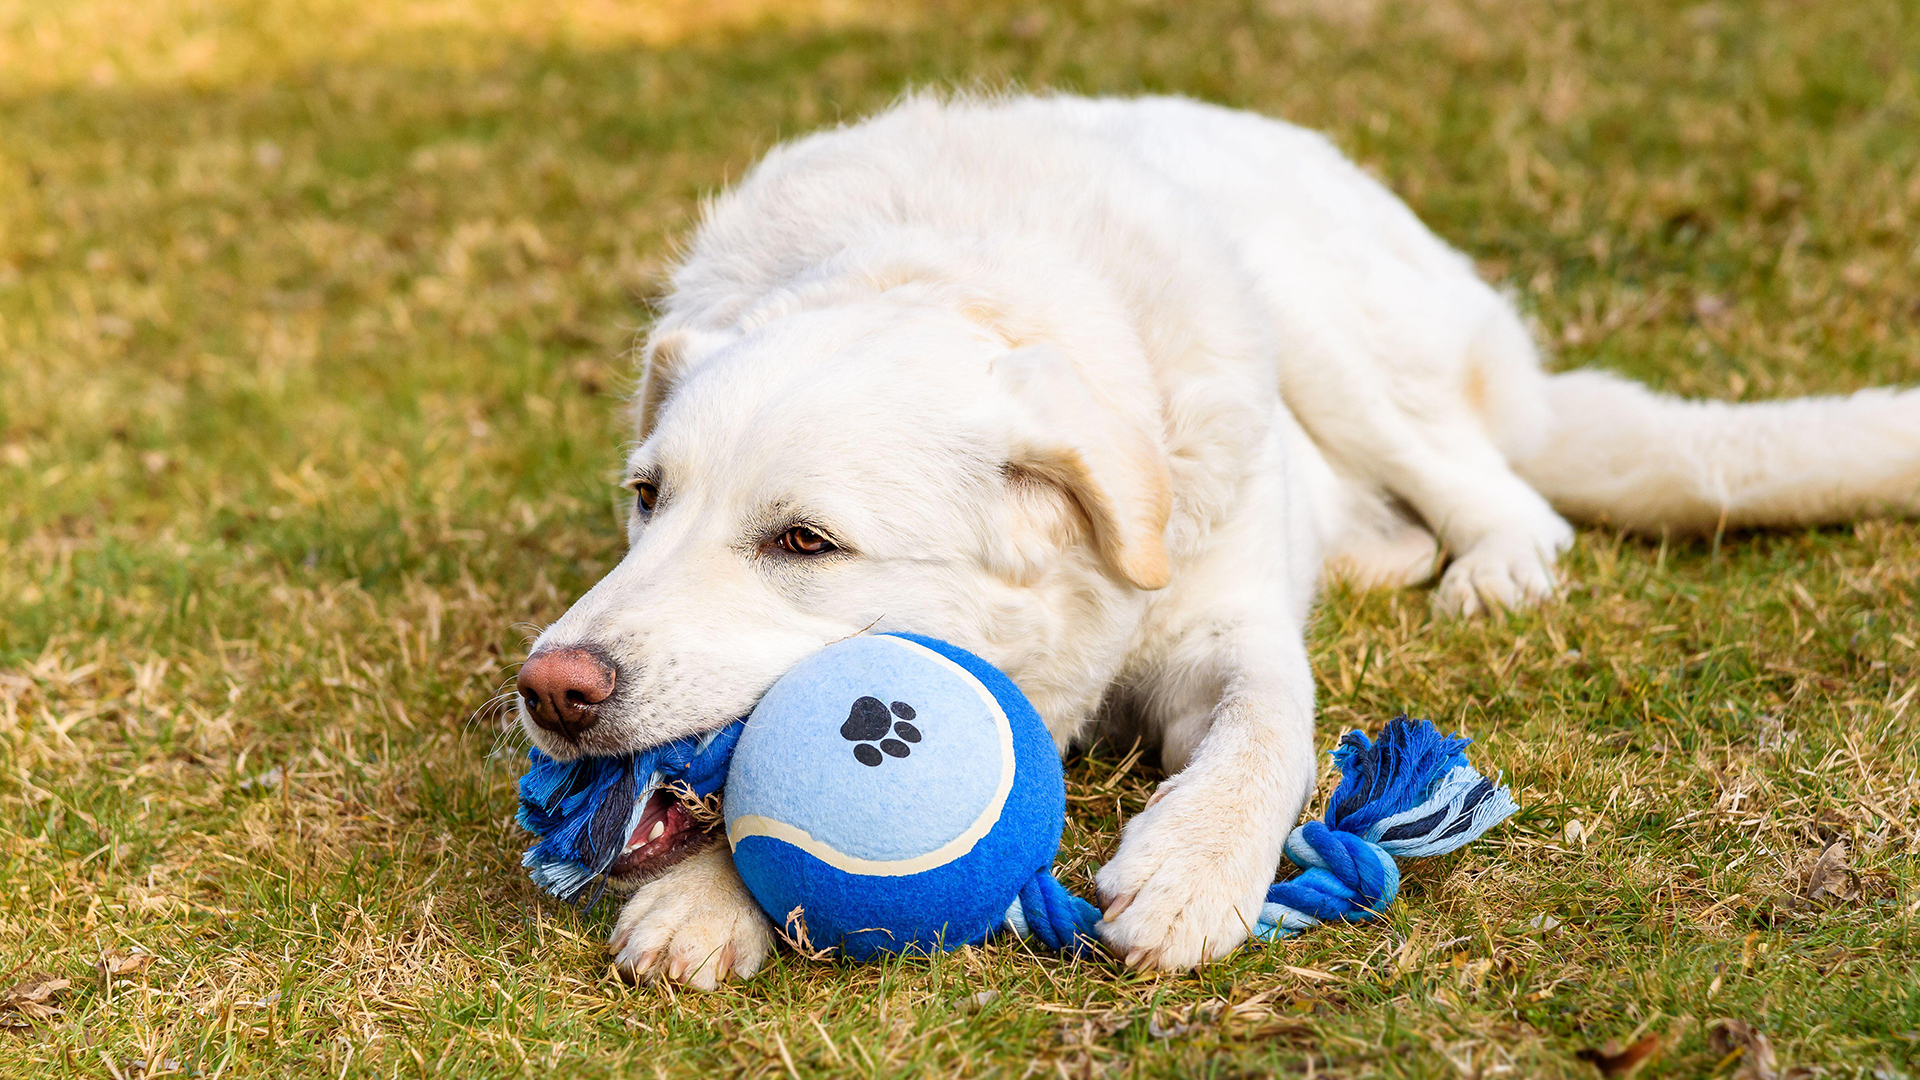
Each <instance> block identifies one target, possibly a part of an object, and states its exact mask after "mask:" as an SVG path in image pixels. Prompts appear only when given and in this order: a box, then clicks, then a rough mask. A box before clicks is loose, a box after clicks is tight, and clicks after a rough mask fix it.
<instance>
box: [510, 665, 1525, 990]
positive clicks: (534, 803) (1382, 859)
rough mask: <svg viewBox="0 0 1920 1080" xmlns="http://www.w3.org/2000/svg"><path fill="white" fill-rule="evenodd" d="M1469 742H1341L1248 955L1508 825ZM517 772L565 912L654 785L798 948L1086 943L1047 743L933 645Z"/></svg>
mask: <svg viewBox="0 0 1920 1080" xmlns="http://www.w3.org/2000/svg"><path fill="white" fill-rule="evenodd" d="M1467 745H1468V740H1467V739H1464V738H1460V737H1458V736H1447V735H1443V734H1441V733H1440V732H1439V731H1438V730H1437V729H1435V728H1434V727H1433V725H1432V724H1430V723H1428V722H1426V721H1424V720H1408V719H1406V718H1405V717H1399V718H1397V719H1395V720H1393V721H1391V722H1389V723H1388V724H1387V725H1386V727H1385V729H1384V730H1383V731H1382V732H1381V734H1380V737H1379V739H1378V740H1369V739H1368V738H1367V737H1366V736H1365V735H1364V734H1362V733H1361V732H1358V731H1352V732H1348V733H1347V734H1346V735H1345V736H1343V737H1342V738H1341V740H1340V744H1339V746H1338V748H1337V749H1335V750H1334V751H1333V758H1334V762H1335V764H1336V765H1337V766H1338V767H1339V769H1340V772H1341V774H1342V780H1341V783H1340V785H1339V787H1338V788H1337V789H1336V790H1335V791H1334V793H1333V798H1332V800H1331V804H1330V805H1329V806H1328V809H1327V813H1326V816H1325V818H1324V820H1322V821H1310V822H1308V823H1306V824H1305V825H1302V826H1300V827H1299V828H1296V829H1295V830H1294V831H1293V833H1292V834H1291V835H1290V836H1289V837H1288V838H1287V842H1286V848H1285V850H1286V854H1287V857H1288V858H1289V859H1291V860H1292V861H1293V862H1294V863H1295V864H1296V865H1298V866H1300V867H1301V868H1302V871H1303V872H1302V873H1300V874H1299V875H1298V876H1296V877H1293V878H1291V879H1289V880H1287V881H1282V882H1278V883H1276V884H1274V885H1273V886H1272V887H1271V888H1270V889H1269V890H1268V893H1267V901H1266V904H1265V905H1264V906H1263V908H1262V910H1261V915H1260V920H1259V923H1258V925H1257V926H1256V927H1255V928H1254V933H1253V936H1254V937H1255V938H1258V939H1261V940H1267V941H1272V940H1276V939H1278V938H1281V937H1285V936H1287V935H1290V934H1293V933H1297V932H1299V931H1301V930H1304V929H1306V928H1308V927H1311V926H1315V925H1318V924H1319V923H1321V922H1326V921H1331V920H1338V919H1348V920H1363V919H1369V918H1373V917H1375V916H1377V915H1378V914H1379V913H1380V912H1381V911H1383V910H1385V909H1386V907H1387V906H1388V905H1390V904H1392V903H1393V900H1394V898H1395V897H1396V896H1397V895H1398V893H1399V886H1400V871H1399V867H1398V864H1397V863H1396V861H1395V860H1396V859H1404V858H1416V857H1423V856H1432V855H1440V854H1444V853H1446V852H1450V851H1454V850H1456V849H1458V848H1460V847H1462V846H1464V845H1465V844H1467V843H1469V842H1471V841H1472V840H1474V839H1476V838H1477V837H1479V836H1480V835H1481V834H1482V833H1484V832H1486V831H1487V830H1488V829H1490V828H1492V827H1493V826H1494V825H1496V824H1498V823H1499V822H1500V821H1502V820H1504V819H1505V818H1506V817H1507V816H1508V815H1510V814H1512V813H1513V812H1514V811H1515V810H1517V809H1518V806H1517V804H1516V803H1515V802H1514V800H1513V797H1512V795H1511V794H1510V793H1509V792H1508V790H1507V789H1506V788H1505V787H1503V786H1501V785H1499V784H1498V783H1496V782H1495V781H1493V780H1490V779H1488V778H1486V777H1484V776H1482V775H1480V773H1479V772H1477V771H1475V770H1474V768H1473V766H1472V765H1470V764H1469V763H1468V761H1467V758H1466V754H1465V750H1466V747H1467ZM529 756H530V757H531V758H532V760H533V768H532V769H531V770H529V772H528V773H527V775H526V776H525V777H524V778H523V779H522V781H521V788H520V790H521V810H520V821H521V824H522V825H524V826H526V827H527V828H528V829H529V830H530V831H532V832H534V833H536V834H537V835H538V836H539V838H540V839H539V841H538V842H537V843H536V844H535V845H534V846H533V847H532V848H530V849H529V850H528V851H527V854H526V857H525V859H524V860H523V863H524V864H525V865H526V866H527V867H528V869H529V870H530V871H531V872H532V874H533V878H534V880H535V881H536V882H537V883H539V884H540V885H541V887H543V888H545V889H547V890H548V891H549V892H552V893H553V894H554V895H556V896H560V897H562V898H563V899H567V900H573V899H577V898H579V897H581V896H582V895H584V894H585V892H586V890H587V888H588V886H589V885H591V884H592V883H593V881H594V880H595V879H596V878H598V877H600V876H602V875H603V874H605V873H607V871H608V869H609V868H610V867H613V866H614V865H615V863H616V861H617V860H618V858H619V856H620V854H621V852H622V850H623V848H624V847H627V846H631V844H632V843H633V840H634V839H637V838H638V835H639V829H640V827H641V823H642V822H643V821H644V820H646V814H645V808H646V807H647V806H648V805H649V803H650V800H652V799H654V797H655V795H656V794H657V792H658V791H659V790H660V789H661V787H662V785H669V786H671V787H673V788H674V789H675V790H677V791H680V792H681V793H682V794H683V795H688V796H693V797H705V796H707V795H709V794H710V793H711V792H713V791H714V790H716V789H718V788H719V787H720V786H721V784H722V783H723V782H724V784H725V793H724V794H725V797H724V804H723V809H724V816H725V821H726V832H727V840H728V843H729V844H730V845H731V846H732V849H733V860H734V866H735V868H736V869H738V870H739V872H740V876H741V879H742V880H743V881H745V882H746V884H747V887H748V889H749V890H750V891H751V892H752V893H753V895H754V898H755V899H756V900H757V901H758V902H759V904H760V906H761V907H762V909H764V910H765V911H766V913H767V915H768V916H769V917H770V918H771V919H772V920H773V921H774V923H775V924H776V925H780V926H783V927H785V928H786V932H787V935H788V936H789V938H791V939H795V940H797V941H798V942H800V943H804V944H805V945H806V946H807V947H809V948H838V949H839V950H840V951H841V952H842V953H843V954H844V955H846V956H848V957H850V958H852V959H855V960H862V959H868V958H871V957H873V956H875V955H877V954H880V953H898V952H916V951H917V952H932V951H935V950H940V949H951V948H957V947H959V946H961V945H969V944H978V943H980V942H983V941H985V940H987V939H988V938H989V937H992V936H993V935H995V934H997V933H999V932H1001V931H1002V930H1011V931H1013V932H1014V933H1017V934H1020V935H1021V936H1023V937H1028V938H1031V939H1032V940H1034V941H1037V942H1038V943H1040V944H1041V945H1043V946H1045V947H1047V948H1050V949H1055V950H1059V951H1063V952H1067V953H1070V954H1080V953H1083V952H1086V951H1088V950H1091V949H1094V948H1097V947H1098V945H1099V923H1100V912H1099V910H1098V909H1096V908H1095V907H1094V906H1093V905H1092V904H1089V903H1087V902H1086V901H1085V900H1082V899H1080V898H1079V897H1076V896H1074V895H1073V894H1072V893H1070V892H1068V891H1067V890H1066V889H1065V888H1064V887H1062V886H1061V885H1060V883H1059V882H1058V881H1057V880H1055V879H1054V876H1053V860H1054V856H1055V855H1056V854H1057V852H1058V849H1059V845H1060V832H1061V828H1062V826H1063V824H1064V822H1065V815H1066V787H1065V781H1064V777H1063V775H1062V773H1061V768H1060V759H1059V755H1058V754H1057V753H1056V752H1055V749H1054V745H1053V741H1052V738H1051V737H1050V736H1049V735H1048V733H1047V731H1046V728H1045V726H1044V725H1043V724H1042V723H1041V721H1040V717H1039V715H1038V714H1037V713H1035V712H1034V710H1033V707H1032V705H1031V704H1029V703H1028V702H1027V700H1026V698H1025V696H1024V695H1022V694H1021V693H1020V691H1019V689H1018V688H1016V687H1015V686H1014V685H1013V683H1012V681H1011V680H1009V679H1008V678H1007V677H1006V676H1005V675H1003V674H1002V673H1000V672H999V671H998V670H996V669H995V668H994V667H993V666H992V665H990V664H988V663H987V662H986V661H984V660H981V659H980V658H979V657H977V656H974V655H973V654H971V653H969V652H966V651H965V650H962V649H959V648H956V647H954V646H952V645H949V644H947V643H946V642H942V641H937V640H934V639H931V638H924V637H916V636H911V635H904V634H873V635H865V636H861V637H855V638H850V639H848V640H846V641H842V642H837V643H835V644H833V645H831V646H828V647H827V648H826V649H823V650H822V651H821V652H819V653H816V654H815V655H813V656H812V657H809V658H808V659H806V660H803V661H801V662H800V663H799V664H798V665H796V666H795V667H794V668H793V669H792V670H791V671H789V672H788V673H787V674H786V675H784V676H782V677H781V678H780V679H779V680H778V681H777V682H775V683H774V685H773V687H772V688H771V689H769V690H768V691H767V693H766V695H765V696H764V697H763V698H762V699H761V701H760V703H759V704H758V705H757V706H755V708H754V711H753V713H752V714H751V716H749V717H748V719H747V720H746V721H745V723H744V726H743V725H742V724H740V723H735V724H733V725H730V726H729V727H727V728H724V729H722V730H721V731H719V732H716V733H713V734H711V735H707V736H703V737H702V738H700V739H689V740H681V741H679V742H676V743H671V744H668V745H667V746H664V747H660V748H658V749H655V750H652V751H648V752H646V753H643V754H637V755H631V756H628V757H622V758H611V759H594V758H589V759H583V760H581V761H576V762H555V761H553V760H552V759H550V758H547V757H546V755H544V754H541V753H540V752H539V751H538V750H533V751H530V752H529ZM729 756H730V757H731V761H730V762H729V760H728V759H729Z"/></svg>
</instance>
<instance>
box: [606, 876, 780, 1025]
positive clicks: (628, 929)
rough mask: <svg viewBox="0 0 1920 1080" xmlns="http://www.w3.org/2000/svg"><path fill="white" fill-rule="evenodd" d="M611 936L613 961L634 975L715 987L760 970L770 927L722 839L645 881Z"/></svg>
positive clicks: (768, 945) (770, 939)
mask: <svg viewBox="0 0 1920 1080" xmlns="http://www.w3.org/2000/svg"><path fill="white" fill-rule="evenodd" d="M611 942H612V945H613V962H614V966H615V967H617V968H619V969H620V971H621V972H622V973H623V974H625V975H627V976H628V977H630V978H633V979H636V980H639V981H642V982H653V981H655V980H659V979H669V980H672V981H673V982H677V983H685V984H687V985H689V986H692V987H695V988H697V989H701V990H712V989H714V988H716V987H718V986H719V985H720V984H721V983H722V982H725V981H726V980H728V979H732V978H740V979H745V978H748V977H750V976H752V975H753V973H754V972H757V971H759V970H760V965H761V964H763V963H765V962H766V958H767V953H768V952H769V951H770V950H771V949H772V948H773V933H772V926H771V924H769V923H768V922H767V919H766V916H764V915H762V914H761V913H760V907H759V905H757V904H755V903H754V901H753V895H752V894H751V893H749V892H747V887H746V886H745V885H744V884H742V883H741V881H740V876H739V874H737V873H736V872H735V871H734V869H733V858H732V856H731V855H729V854H728V852H727V848H726V844H725V843H719V844H715V845H714V846H713V847H712V848H710V849H709V850H706V851H702V852H699V853H698V854H695V855H691V856H688V857H687V858H686V859H685V860H684V861H682V862H681V863H680V864H679V865H677V866H675V867H674V868H673V869H671V870H669V871H667V872H666V873H665V874H662V875H661V876H660V877H658V878H655V879H654V880H653V881H650V882H648V883H646V884H645V885H642V886H641V887H640V889H639V890H638V891H637V892H635V893H634V894H633V896H631V897H630V898H628V900H627V903H626V906H625V907H623V908H621V909H620V918H619V920H618V921H617V922H615V924H614V927H613V937H612V939H611Z"/></svg>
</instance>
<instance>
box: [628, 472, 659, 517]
mask: <svg viewBox="0 0 1920 1080" xmlns="http://www.w3.org/2000/svg"><path fill="white" fill-rule="evenodd" d="M633 500H634V503H635V504H636V505H638V506H639V507H640V513H641V514H643V515H645V514H651V513H653V504H654V503H657V502H659V501H660V485H658V484H655V483H652V482H651V481H647V480H642V481H640V482H639V483H637V484H635V485H633Z"/></svg>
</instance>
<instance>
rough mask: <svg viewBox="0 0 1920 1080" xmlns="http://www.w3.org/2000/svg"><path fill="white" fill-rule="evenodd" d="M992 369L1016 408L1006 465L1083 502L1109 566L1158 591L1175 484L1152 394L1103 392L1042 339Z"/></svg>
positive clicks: (1165, 570) (1165, 572) (1163, 580)
mask: <svg viewBox="0 0 1920 1080" xmlns="http://www.w3.org/2000/svg"><path fill="white" fill-rule="evenodd" d="M993 370H994V375H995V377H996V378H997V379H998V380H999V381H1000V382H1001V383H1002V384H1003V386H1004V387H1005V389H1006V391H1007V397H1008V400H1009V401H1010V403H1011V405H1012V413H1013V423H1012V439H1011V445H1010V450H1009V460H1008V465H1009V467H1010V468H1012V469H1014V470H1016V471H1019V472H1021V473H1025V474H1026V475H1029V476H1032V477H1036V478H1038V479H1040V480H1044V481H1046V482H1047V483H1050V484H1053V485H1056V486H1058V487H1060V488H1061V489H1063V490H1065V491H1066V493H1067V494H1068V495H1069V496H1070V497H1071V498H1072V499H1073V501H1074V502H1075V503H1077V504H1079V506H1080V509H1081V512H1083V513H1084V514H1086V516H1087V520H1088V521H1089V522H1090V523H1091V524H1092V526H1093V540H1094V544H1095V545H1096V546H1097V547H1098V548H1099V551H1100V555H1101V558H1102V559H1104V560H1105V561H1106V563H1107V565H1108V566H1109V567H1110V568H1112V570H1113V571H1114V573H1116V574H1118V575H1119V576H1120V577H1122V578H1125V579H1126V580H1127V581H1129V582H1131V583H1132V584H1133V585H1134V586H1135V587H1136V588H1141V589H1159V588H1164V587H1165V586H1166V584H1167V582H1168V580H1169V579H1170V576H1171V568H1170V567H1169V566H1168V562H1167V545H1166V539H1165V537H1164V535H1163V534H1164V533H1165V531H1166V527H1167V515H1168V512H1169V511H1170V509H1171V506H1172V502H1173V490H1172V477H1171V475H1170V474H1169V472H1168V469H1167V458H1166V452H1165V450H1164V449H1163V448H1162V445H1161V437H1160V421H1159V416H1158V410H1157V406H1156V405H1155V403H1154V401H1153V398H1152V395H1151V393H1150V392H1148V391H1147V388H1146V387H1141V388H1139V390H1140V392H1138V393H1134V394H1124V395H1123V394H1115V393H1111V392H1108V393H1103V392H1101V391H1100V390H1099V389H1098V388H1096V387H1094V386H1093V385H1091V384H1090V383H1089V382H1088V380H1087V379H1086V377H1085V376H1084V375H1083V374H1082V373H1081V372H1080V371H1079V370H1078V368H1077V367H1076V365H1075V364H1074V363H1073V360H1072V358H1071V357H1069V356H1067V355H1066V354H1064V353H1062V352H1061V351H1059V350H1058V349H1055V348H1053V347H1051V346H1047V345H1030V346H1026V347H1023V348H1019V349H1015V350H1013V351H1012V352H1010V353H1007V354H1006V355H1004V356H1001V357H999V358H997V359H996V360H995V361H994V362H993ZM1123 397H1130V398H1135V399H1137V400H1132V401H1128V400H1121V398H1123Z"/></svg>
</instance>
